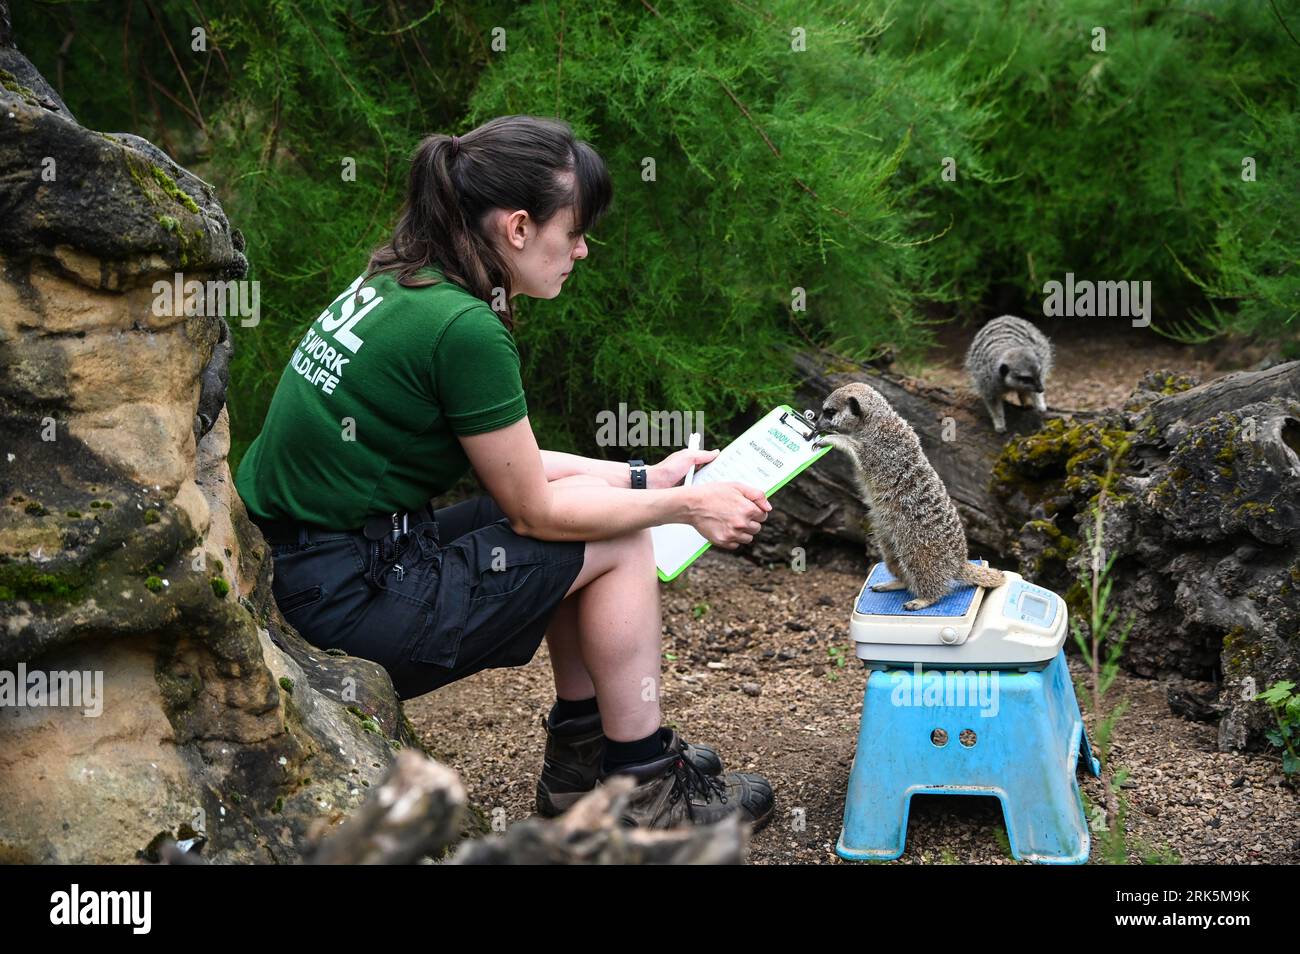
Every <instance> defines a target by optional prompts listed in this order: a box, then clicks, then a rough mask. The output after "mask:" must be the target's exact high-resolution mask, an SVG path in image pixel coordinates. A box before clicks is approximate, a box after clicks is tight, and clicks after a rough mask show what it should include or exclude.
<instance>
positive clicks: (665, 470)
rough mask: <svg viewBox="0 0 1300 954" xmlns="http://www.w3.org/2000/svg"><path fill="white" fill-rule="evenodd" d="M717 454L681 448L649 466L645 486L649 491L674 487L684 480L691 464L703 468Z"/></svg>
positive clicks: (714, 451) (711, 451)
mask: <svg viewBox="0 0 1300 954" xmlns="http://www.w3.org/2000/svg"><path fill="white" fill-rule="evenodd" d="M718 454H719V451H717V450H707V451H706V450H691V449H690V448H683V449H682V450H679V451H676V452H675V453H672V454H669V455H668V456H667V457H665V458H664V459H663V460H661V461H660V462H659V463H657V464H651V465H650V466H649V467H647V468H646V486H647V487H649V488H650V489H651V490H663V489H664V488H666V487H676V486H677V485H678V484H680V483H681V482H682V481H683V480H684V479H685V478H686V472H687V471H688V470H690V469H691V465H692V464H694V465H695V466H696V467H703V466H704V465H705V464H707V463H708V462H709V461H711V460H713V458H715V457H717V456H718Z"/></svg>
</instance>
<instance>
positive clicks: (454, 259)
mask: <svg viewBox="0 0 1300 954" xmlns="http://www.w3.org/2000/svg"><path fill="white" fill-rule="evenodd" d="M453 139H456V140H458V141H457V142H455V143H453ZM565 173H570V174H572V177H573V178H572V181H571V182H566V181H565V180H564V179H563V178H562V176H564V174H565ZM612 199H613V188H612V186H611V185H610V180H609V171H608V170H607V169H606V168H605V162H604V160H603V159H601V158H600V156H599V154H597V152H596V151H595V150H594V149H593V148H592V147H591V146H590V145H589V144H588V143H585V142H581V141H579V140H578V139H576V138H575V137H574V135H573V130H572V128H570V126H569V124H568V123H566V122H564V121H562V120H558V119H546V118H542V117H538V116H500V117H498V118H496V119H492V120H489V121H488V122H486V123H484V124H483V125H482V126H479V127H478V128H477V129H474V130H472V131H470V132H468V133H466V134H465V135H463V136H459V137H452V136H448V135H444V134H443V133H434V134H433V135H431V136H427V137H425V139H424V140H423V141H422V142H421V143H420V145H419V147H418V148H417V149H416V150H415V155H414V156H413V157H412V160H411V173H410V178H409V180H408V183H407V193H406V201H405V202H404V203H403V205H402V212H401V216H400V217H399V218H398V221H397V227H396V228H395V229H394V231H393V237H392V238H391V239H390V240H389V241H388V242H387V243H385V244H384V245H381V246H380V247H379V248H377V249H375V250H374V252H373V253H372V254H371V256H370V264H369V266H368V268H367V273H368V276H369V275H373V274H377V273H379V272H386V271H396V272H397V281H398V283H399V284H402V285H405V286H406V287H408V288H420V287H423V286H425V285H432V284H435V283H436V282H437V279H436V278H434V277H431V276H423V277H417V275H416V273H417V272H418V271H419V270H420V269H422V268H425V267H427V266H430V265H433V266H435V267H438V268H441V269H442V272H443V274H444V275H445V276H446V277H447V278H448V279H450V280H451V281H453V282H455V283H456V284H458V285H461V286H462V287H464V288H466V289H467V290H468V291H469V292H470V293H471V294H472V295H474V296H475V297H476V298H481V299H483V300H484V301H485V302H488V304H489V305H490V304H491V303H492V290H493V289H494V288H498V287H500V288H503V289H505V310H504V311H499V312H498V314H499V316H500V318H501V321H502V322H503V323H504V324H505V326H506V327H507V328H511V329H513V327H514V314H513V312H512V310H511V308H510V290H511V283H512V278H513V276H512V274H511V272H510V268H509V265H508V262H507V260H506V259H505V258H504V257H503V256H502V255H501V253H500V252H498V251H497V249H496V248H495V247H494V246H493V245H492V244H491V243H490V242H489V241H488V240H487V238H486V237H485V236H484V235H483V233H482V231H481V224H482V217H483V213H485V212H487V211H488V210H489V209H507V210H509V211H514V210H516V209H524V210H525V211H527V212H528V214H529V216H531V217H532V219H533V221H534V222H535V223H537V225H538V227H539V228H540V227H541V226H543V225H545V224H546V223H547V222H548V221H550V219H551V218H552V217H553V216H554V215H555V214H556V213H557V212H559V211H560V210H561V209H563V208H566V207H569V206H572V207H573V211H574V223H575V228H576V229H578V230H579V231H582V232H586V231H589V230H590V229H591V228H592V227H593V226H594V225H595V224H596V223H597V222H598V221H599V220H600V218H601V217H602V216H603V215H604V214H605V212H606V211H607V210H608V209H609V206H610V204H611V202H612ZM368 276H367V277H368Z"/></svg>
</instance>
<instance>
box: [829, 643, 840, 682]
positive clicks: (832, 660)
mask: <svg viewBox="0 0 1300 954" xmlns="http://www.w3.org/2000/svg"><path fill="white" fill-rule="evenodd" d="M826 659H827V664H828V665H830V666H831V670H830V671H829V672H828V673H826V678H827V679H828V680H830V681H831V682H836V681H837V680H838V679H839V678H840V674H839V673H838V672H836V670H837V669H843V668H844V647H843V646H827V647H826Z"/></svg>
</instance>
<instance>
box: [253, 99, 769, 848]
mask: <svg viewBox="0 0 1300 954" xmlns="http://www.w3.org/2000/svg"><path fill="white" fill-rule="evenodd" d="M610 201H611V186H610V180H609V174H608V172H607V170H606V168H605V164H604V162H603V161H602V160H601V158H600V157H599V156H598V155H597V154H596V152H595V151H594V150H593V149H592V148H591V146H590V145H588V144H587V143H584V142H578V141H576V140H575V138H574V136H573V133H572V131H571V129H570V128H569V126H568V125H567V124H565V123H563V122H559V121H555V120H548V119H541V118H536V117H531V116H506V117H501V118H498V119H494V120H492V121H490V122H488V123H485V124H484V125H482V126H480V127H479V128H477V129H475V130H473V131H472V132H470V133H468V134H466V135H465V136H462V137H456V136H444V135H433V136H429V137H428V138H426V139H425V140H424V141H423V142H422V143H421V144H420V146H419V148H418V149H417V151H416V153H415V156H414V160H413V164H412V167H411V172H410V178H409V182H408V194H407V196H406V200H405V204H404V207H403V210H402V214H401V216H400V219H399V221H398V224H397V227H396V230H395V231H394V233H393V236H392V240H391V241H389V242H388V243H386V244H385V245H383V246H382V247H380V248H379V249H377V250H376V251H375V252H374V254H373V255H372V256H371V259H370V262H369V267H368V269H367V271H366V273H365V274H364V275H361V276H358V278H357V280H356V281H355V282H353V283H352V284H351V285H350V286H349V287H348V288H347V289H346V290H345V291H344V292H343V293H342V294H341V295H339V296H338V298H336V299H335V300H334V302H333V303H332V304H330V305H329V306H328V307H327V308H326V309H325V310H324V311H322V312H321V314H320V316H319V317H318V318H317V319H316V321H315V322H313V323H312V325H311V326H310V327H309V328H308V329H307V331H306V333H305V334H304V336H303V338H302V340H301V341H300V343H299V345H298V347H297V349H296V350H295V352H294V355H293V357H292V359H291V360H290V363H289V366H288V367H287V368H286V369H285V371H284V374H283V375H282V377H281V379H280V383H279V385H278V387H277V389H276V392H275V396H274V398H273V399H272V401H271V406H270V409H269V411H268V412H267V417H266V422H265V424H264V426H263V429H262V432H261V433H260V434H259V435H258V437H257V439H256V440H255V441H254V442H253V444H252V445H251V447H250V448H249V450H248V453H247V454H246V456H245V457H244V460H243V462H242V464H241V466H240V468H239V473H238V476H237V478H236V487H237V489H238V491H239V493H240V495H241V496H242V497H243V500H244V502H245V504H246V505H247V507H248V511H249V514H250V516H251V517H252V518H253V519H254V521H256V522H257V523H258V524H259V526H261V527H262V529H263V532H264V533H265V535H266V537H267V540H268V542H269V543H270V544H271V547H272V551H271V552H272V558H273V561H274V566H275V577H274V587H273V591H274V594H275V599H276V602H277V604H278V605H279V607H280V610H281V612H282V613H283V614H284V617H285V619H286V620H287V621H288V622H289V623H290V624H292V625H293V626H294V628H295V629H297V630H298V631H299V632H300V633H301V634H302V635H303V636H304V637H305V638H306V639H308V640H310V641H311V642H312V643H314V644H315V645H317V646H320V647H323V648H331V647H338V648H340V649H343V650H345V651H346V652H348V653H350V654H352V655H356V656H361V657H364V658H367V659H372V660H374V661H376V662H378V663H380V664H381V665H383V666H384V667H385V668H386V669H387V670H388V672H389V673H390V675H391V676H392V679H393V684H394V686H395V687H396V689H397V692H398V694H399V696H400V697H401V698H404V699H405V698H410V697H412V696H417V695H420V694H422V693H425V692H429V691H430V690H433V689H436V688H438V687H439V686H443V685H446V684H447V683H449V682H452V681H454V680H457V679H461V678H463V677H465V676H468V675H471V674H472V673H475V672H478V671H480V670H482V669H486V668H492V667H499V666H519V665H523V664H524V663H526V662H528V661H529V660H530V659H532V657H533V655H534V653H535V652H536V650H537V647H538V645H539V644H540V643H541V640H542V638H543V636H545V639H546V641H547V645H548V647H549V650H550V659H551V668H552V670H553V672H554V675H555V689H556V702H555V704H554V706H553V707H552V709H551V711H550V714H549V715H548V716H547V717H546V718H545V719H544V720H543V724H544V726H545V728H546V732H547V745H546V757H545V761H544V764H543V770H542V775H541V778H540V779H539V781H538V787H537V808H538V811H539V812H540V813H541V814H543V815H548V816H549V815H555V814H558V813H559V812H561V811H563V810H564V809H565V808H567V807H568V806H569V805H571V804H573V802H575V801H576V800H577V799H578V798H579V797H580V796H581V795H582V794H583V793H584V792H586V791H588V790H590V789H591V788H592V787H593V786H594V785H595V784H596V783H597V782H598V780H601V779H604V778H606V777H609V776H611V775H614V774H628V775H631V776H633V778H634V779H635V780H636V783H637V787H636V788H635V789H634V791H633V793H632V797H631V798H630V800H629V803H628V809H627V814H626V817H625V821H626V822H627V823H629V824H636V825H642V826H646V827H668V826H670V825H675V824H678V823H681V822H684V821H694V822H712V821H716V820H718V819H719V818H721V817H723V816H725V815H727V814H729V813H731V812H737V811H738V812H741V813H742V819H743V820H746V821H749V822H752V823H753V824H754V825H755V826H760V825H762V824H764V823H765V822H766V821H767V820H768V819H769V818H770V816H771V813H772V805H773V799H772V791H771V787H770V786H769V785H768V783H767V781H766V780H765V779H763V778H762V776H759V775H753V774H745V773H727V774H725V775H724V774H722V764H721V761H720V759H719V758H718V756H717V754H716V753H715V752H714V751H713V750H712V749H710V748H708V747H707V746H702V745H691V744H690V743H687V742H685V741H684V740H683V739H682V738H681V737H680V736H679V735H678V734H677V733H676V732H675V731H673V730H672V729H669V728H666V727H662V726H661V720H660V712H659V703H658V697H659V692H658V683H659V666H660V658H661V653H660V642H659V639H660V632H661V619H660V609H659V584H658V579H657V577H656V574H655V565H654V555H653V550H652V547H651V541H650V532H649V529H648V528H649V527H651V526H655V525H658V524H664V523H689V524H692V525H693V526H695V527H696V528H697V529H698V530H699V531H700V533H702V534H703V535H704V536H705V537H707V538H708V539H709V540H710V541H711V542H712V543H714V544H717V545H719V546H723V547H726V548H729V549H735V548H736V547H737V546H739V545H740V544H741V543H747V542H749V541H750V540H752V539H753V535H754V534H755V533H757V532H758V531H759V529H761V525H762V522H763V521H764V520H765V519H766V517H767V513H768V511H770V510H771V504H769V503H768V502H767V500H766V498H765V497H764V495H763V494H762V493H761V492H760V491H758V490H756V489H754V488H752V487H747V486H744V485H741V484H735V483H709V484H705V485H700V486H692V487H683V486H678V485H680V484H681V483H682V481H683V478H684V476H685V474H686V471H687V470H688V469H689V468H690V467H691V465H692V464H702V463H706V462H707V461H709V460H712V459H713V457H714V456H715V455H716V453H717V452H716V451H712V452H700V451H690V450H682V451H678V452H677V453H674V454H672V455H670V456H669V457H667V458H666V459H665V460H663V461H662V462H660V463H658V464H656V465H653V466H650V467H644V468H642V467H640V466H637V467H631V466H629V465H628V464H621V463H618V462H612V461H602V460H593V459H588V458H584V457H578V456H574V455H571V454H562V453H556V452H552V451H543V450H539V449H538V446H537V441H536V439H535V438H534V436H533V431H532V428H531V426H530V425H529V421H528V409H527V403H526V400H525V395H524V389H523V385H522V382H521V380H520V365H519V354H518V351H517V350H516V348H515V343H514V338H513V336H512V333H511V332H512V329H513V314H512V311H511V308H510V301H511V300H512V299H513V298H514V297H515V296H516V295H529V296H531V297H534V298H554V297H555V296H556V295H558V294H559V293H560V288H561V286H562V285H563V283H564V279H565V277H566V276H567V275H568V274H569V273H570V271H571V270H572V269H573V266H574V264H575V263H576V262H577V261H578V260H579V259H583V258H585V257H586V256H587V245H586V242H585V241H584V234H585V233H586V232H587V231H588V230H589V229H590V228H591V227H592V226H593V225H594V224H595V223H596V222H597V221H598V220H599V219H600V218H601V216H602V215H603V214H604V213H605V211H606V210H607V208H608V207H609V204H610ZM633 463H634V464H637V465H640V463H641V462H640V461H636V462H633ZM471 466H472V467H473V468H474V471H475V473H476V475H477V476H478V479H479V481H480V483H481V484H482V486H483V487H484V489H485V490H486V491H487V496H481V497H478V498H475V499H472V500H468V501H465V502H463V503H460V504H456V505H455V506H451V507H446V508H443V509H439V510H437V511H436V512H430V510H429V509H428V506H427V503H428V501H429V499H430V498H431V497H435V496H437V495H438V494H440V493H443V492H445V491H446V490H447V489H448V488H450V487H451V486H452V485H453V484H454V483H455V482H456V481H457V480H458V479H459V478H460V477H462V476H463V475H464V473H465V471H466V470H467V469H468V468H469V467H471Z"/></svg>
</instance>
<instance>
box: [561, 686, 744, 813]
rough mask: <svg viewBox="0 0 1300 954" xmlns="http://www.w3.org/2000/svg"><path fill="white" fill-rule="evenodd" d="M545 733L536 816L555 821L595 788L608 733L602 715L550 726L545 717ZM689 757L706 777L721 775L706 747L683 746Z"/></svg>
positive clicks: (717, 761)
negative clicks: (601, 722) (602, 724)
mask: <svg viewBox="0 0 1300 954" xmlns="http://www.w3.org/2000/svg"><path fill="white" fill-rule="evenodd" d="M542 728H543V729H545V730H546V755H545V756H544V757H543V759H542V774H541V777H540V778H539V779H538V780H537V814H539V815H541V816H542V817H543V818H554V817H555V816H556V815H559V814H561V813H563V812H565V811H567V810H568V809H569V807H570V806H572V805H573V803H574V802H576V801H577V800H578V799H580V798H581V797H582V796H583V795H586V794H587V793H588V792H590V791H591V790H592V789H593V788H594V787H595V785H596V777H597V776H598V775H599V774H600V768H601V762H602V761H603V760H604V757H605V732H604V730H603V729H602V728H601V724H600V713H598V712H593V713H592V714H591V715H587V716H578V717H577V718H573V719H564V720H562V721H560V722H557V723H555V724H554V725H552V724H551V722H550V719H549V717H548V716H542ZM683 745H684V746H685V749H686V757H687V758H689V759H690V760H691V762H692V764H694V765H695V767H696V768H698V769H699V770H700V771H701V772H703V773H704V774H706V775H717V774H719V773H720V772H721V771H722V759H720V758H719V757H718V753H717V752H715V751H713V749H711V748H709V747H708V746H707V745H693V744H691V743H690V742H684V743H683Z"/></svg>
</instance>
